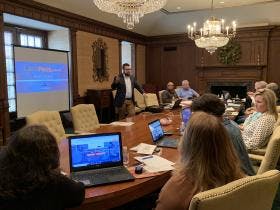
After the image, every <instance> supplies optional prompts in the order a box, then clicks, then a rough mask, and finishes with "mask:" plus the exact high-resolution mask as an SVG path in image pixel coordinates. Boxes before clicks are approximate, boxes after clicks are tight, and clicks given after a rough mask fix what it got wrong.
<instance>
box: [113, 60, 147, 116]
mask: <svg viewBox="0 0 280 210" xmlns="http://www.w3.org/2000/svg"><path fill="white" fill-rule="evenodd" d="M122 68H123V73H122V74H120V75H118V76H116V77H115V78H114V81H113V83H112V85H111V87H112V89H113V90H117V93H116V96H115V101H114V105H115V107H116V108H117V113H118V114H119V120H121V119H124V118H125V117H126V114H128V116H129V117H130V116H133V115H135V106H134V104H135V101H134V88H136V89H137V90H139V92H141V93H142V94H143V92H144V91H143V89H142V88H141V86H140V85H139V84H138V83H137V82H136V79H135V78H134V77H133V76H132V75H131V66H130V65H129V64H128V63H125V64H123V66H122Z"/></svg>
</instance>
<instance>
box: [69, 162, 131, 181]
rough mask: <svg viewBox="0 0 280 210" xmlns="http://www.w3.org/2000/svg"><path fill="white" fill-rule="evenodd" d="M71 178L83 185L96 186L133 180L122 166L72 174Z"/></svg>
mask: <svg viewBox="0 0 280 210" xmlns="http://www.w3.org/2000/svg"><path fill="white" fill-rule="evenodd" d="M71 178H72V179H74V180H76V181H81V182H83V183H84V184H85V185H92V184H93V185H98V184H104V183H112V182H118V181H122V180H128V179H133V177H132V175H131V174H130V173H129V172H128V171H127V169H126V168H125V167H123V166H121V167H111V168H102V169H94V170H90V171H81V172H76V173H72V175H71Z"/></svg>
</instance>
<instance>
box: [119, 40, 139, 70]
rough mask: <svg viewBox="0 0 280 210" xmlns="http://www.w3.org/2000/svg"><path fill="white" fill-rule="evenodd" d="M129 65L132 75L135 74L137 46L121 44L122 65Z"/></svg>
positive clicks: (127, 43) (128, 43) (129, 43)
mask: <svg viewBox="0 0 280 210" xmlns="http://www.w3.org/2000/svg"><path fill="white" fill-rule="evenodd" d="M124 63H128V64H130V65H131V67H132V74H133V75H136V74H135V44H134V43H131V42H127V41H122V42H121V64H124Z"/></svg>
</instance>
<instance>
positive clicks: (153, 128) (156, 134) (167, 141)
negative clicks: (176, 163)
mask: <svg viewBox="0 0 280 210" xmlns="http://www.w3.org/2000/svg"><path fill="white" fill-rule="evenodd" d="M149 129H150V132H151V135H152V140H153V142H154V144H156V145H157V146H159V147H170V148H177V146H178V141H177V139H171V138H167V137H165V136H164V132H163V129H162V127H161V124H160V121H159V120H155V121H153V122H150V123H149Z"/></svg>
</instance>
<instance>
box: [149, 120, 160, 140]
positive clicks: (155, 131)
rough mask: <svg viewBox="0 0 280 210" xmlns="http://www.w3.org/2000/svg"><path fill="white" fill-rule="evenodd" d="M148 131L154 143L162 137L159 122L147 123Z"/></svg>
mask: <svg viewBox="0 0 280 210" xmlns="http://www.w3.org/2000/svg"><path fill="white" fill-rule="evenodd" d="M149 129H150V131H151V134H152V139H153V141H154V142H156V141H158V140H159V139H160V138H161V137H163V136H164V133H163V130H162V127H161V125H160V121H159V120H155V121H153V122H151V123H149Z"/></svg>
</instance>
